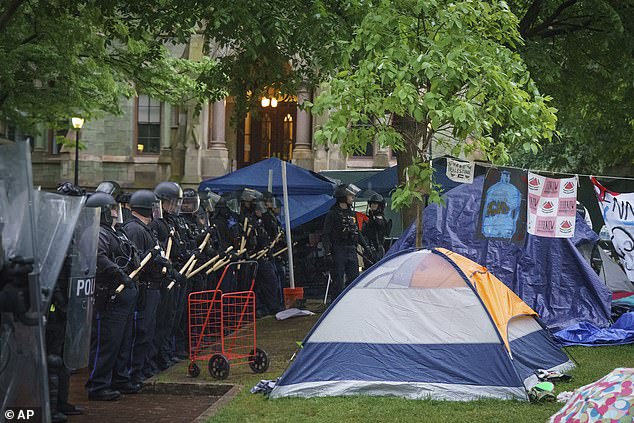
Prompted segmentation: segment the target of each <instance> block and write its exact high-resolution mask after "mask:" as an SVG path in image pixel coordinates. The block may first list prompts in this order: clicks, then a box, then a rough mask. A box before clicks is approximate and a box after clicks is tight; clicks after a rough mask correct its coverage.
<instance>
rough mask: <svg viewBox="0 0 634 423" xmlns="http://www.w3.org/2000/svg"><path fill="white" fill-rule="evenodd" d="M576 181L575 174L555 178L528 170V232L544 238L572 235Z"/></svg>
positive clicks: (573, 230) (575, 205)
mask: <svg viewBox="0 0 634 423" xmlns="http://www.w3.org/2000/svg"><path fill="white" fill-rule="evenodd" d="M578 185H579V184H578V181H577V178H576V177H573V178H564V179H555V178H547V177H545V176H541V175H537V174H536V173H531V172H529V173H528V208H527V210H528V217H527V219H526V229H527V231H528V233H529V234H531V235H537V236H543V237H547V238H572V237H573V236H574V234H575V216H576V213H577V186H578Z"/></svg>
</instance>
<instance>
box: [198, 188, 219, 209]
mask: <svg viewBox="0 0 634 423" xmlns="http://www.w3.org/2000/svg"><path fill="white" fill-rule="evenodd" d="M206 197H207V198H205V199H204V200H203V201H202V202H201V204H202V206H203V208H204V209H205V210H207V211H208V212H209V213H213V211H214V210H215V209H216V204H218V202H219V201H220V199H221V198H222V197H221V196H219V195H218V194H216V193H215V192H210V191H209V192H207V193H206Z"/></svg>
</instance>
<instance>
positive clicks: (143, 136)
mask: <svg viewBox="0 0 634 423" xmlns="http://www.w3.org/2000/svg"><path fill="white" fill-rule="evenodd" d="M136 139H137V152H138V153H150V154H158V153H159V152H160V150H161V103H160V102H159V101H157V100H154V99H152V98H150V97H149V96H147V95H140V96H139V98H138V100H137V137H136Z"/></svg>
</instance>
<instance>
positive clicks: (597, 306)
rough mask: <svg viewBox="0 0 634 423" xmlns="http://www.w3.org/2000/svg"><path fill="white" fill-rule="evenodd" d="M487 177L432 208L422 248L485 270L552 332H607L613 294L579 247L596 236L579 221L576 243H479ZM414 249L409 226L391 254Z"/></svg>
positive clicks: (456, 190) (455, 191)
mask: <svg viewBox="0 0 634 423" xmlns="http://www.w3.org/2000/svg"><path fill="white" fill-rule="evenodd" d="M483 186H484V177H483V176H479V177H477V178H475V179H474V183H473V184H463V185H459V186H457V187H456V188H453V189H452V190H450V191H449V192H447V193H446V194H445V195H444V196H443V198H444V199H445V205H444V206H438V205H436V204H433V205H430V206H429V207H427V208H426V209H425V212H424V226H423V228H424V232H423V245H424V246H425V247H428V248H433V247H444V248H447V249H449V250H451V251H455V252H457V253H459V254H462V255H463V256H465V257H468V258H469V259H471V260H473V261H475V262H477V263H479V264H481V265H483V266H486V267H487V268H488V270H489V271H490V272H491V273H493V274H494V275H495V276H497V277H498V278H499V279H500V280H501V281H502V282H504V284H506V285H507V286H508V287H509V288H511V289H512V290H513V291H514V292H515V293H516V294H518V295H519V296H520V297H521V298H522V299H523V300H524V301H525V302H526V303H527V304H528V305H529V306H531V307H532V308H533V310H535V311H536V312H537V313H539V315H540V316H541V318H542V320H543V321H544V322H545V323H546V324H547V325H548V326H549V327H550V328H552V329H554V330H560V329H564V328H567V327H569V326H572V325H574V324H576V323H580V322H588V323H592V324H593V325H595V326H598V327H605V326H607V325H608V324H609V320H610V299H611V293H610V291H609V289H608V288H607V287H606V286H605V285H604V284H603V283H602V282H601V281H600V280H599V277H598V276H597V274H596V273H595V272H594V271H593V270H592V268H591V267H590V265H589V264H588V263H587V262H586V261H585V260H584V258H583V257H582V256H581V254H580V253H579V252H578V250H577V248H576V247H575V245H578V244H580V243H583V242H596V240H597V238H598V237H597V235H596V233H594V232H593V231H592V230H591V229H590V228H589V227H588V225H586V224H585V222H584V221H583V219H581V218H580V216H577V222H576V231H575V237H574V238H572V239H557V238H542V237H536V236H532V235H529V234H527V238H526V240H525V243H524V246H523V247H520V246H518V245H516V244H513V243H510V242H504V241H493V240H486V239H477V238H476V223H477V221H478V217H479V213H480V200H481V196H482V188H483ZM414 245H415V228H414V225H412V226H410V227H409V228H408V229H407V231H405V232H404V233H403V235H402V236H401V238H400V239H399V240H398V241H397V242H396V243H394V245H393V246H392V248H391V249H390V250H389V251H388V254H391V253H393V252H396V251H400V250H403V249H406V248H410V247H413V246H414Z"/></svg>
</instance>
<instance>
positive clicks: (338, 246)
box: [322, 204, 366, 298]
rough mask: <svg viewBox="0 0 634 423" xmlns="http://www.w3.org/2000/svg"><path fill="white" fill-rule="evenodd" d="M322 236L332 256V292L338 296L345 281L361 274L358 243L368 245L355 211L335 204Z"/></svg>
mask: <svg viewBox="0 0 634 423" xmlns="http://www.w3.org/2000/svg"><path fill="white" fill-rule="evenodd" d="M322 237H323V238H322V240H323V244H324V249H325V252H326V255H327V256H329V255H330V256H332V261H333V272H332V275H331V276H332V285H331V293H332V298H336V297H337V296H338V295H339V294H340V293H341V292H342V291H343V289H344V282H346V283H350V282H352V281H353V280H354V279H356V277H357V276H359V260H358V258H357V244H361V245H362V246H364V247H365V246H366V245H365V240H364V239H363V236H362V235H361V233H360V232H359V227H358V226H357V217H356V214H355V212H354V211H353V210H351V209H350V208H347V209H343V208H341V206H339V204H335V205H334V206H333V207H332V208H331V209H330V211H329V212H328V214H327V215H326V219H325V221H324V228H323V232H322Z"/></svg>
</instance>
